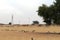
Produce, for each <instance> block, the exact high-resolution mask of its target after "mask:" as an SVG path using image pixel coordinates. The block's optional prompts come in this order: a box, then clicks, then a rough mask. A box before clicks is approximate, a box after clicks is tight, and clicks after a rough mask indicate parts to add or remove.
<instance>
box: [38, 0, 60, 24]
mask: <svg viewBox="0 0 60 40" xmlns="http://www.w3.org/2000/svg"><path fill="white" fill-rule="evenodd" d="M55 1H56V2H54V4H52V5H50V6H47V5H45V4H43V5H42V6H40V7H39V8H38V15H39V16H41V17H43V19H44V22H45V23H46V24H49V25H50V24H60V0H55Z"/></svg>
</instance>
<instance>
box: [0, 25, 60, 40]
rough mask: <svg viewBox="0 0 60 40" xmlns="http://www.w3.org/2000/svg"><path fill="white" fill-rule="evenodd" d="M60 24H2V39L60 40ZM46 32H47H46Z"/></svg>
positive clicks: (0, 33) (0, 29)
mask: <svg viewBox="0 0 60 40" xmlns="http://www.w3.org/2000/svg"><path fill="white" fill-rule="evenodd" d="M47 32H48V33H50V32H51V33H60V26H57V25H54V26H52V25H51V26H44V25H43V26H38V25H30V26H28V25H27V26H21V25H20V26H10V25H1V26H0V40H60V34H46V33H47ZM44 33H45V34H44Z"/></svg>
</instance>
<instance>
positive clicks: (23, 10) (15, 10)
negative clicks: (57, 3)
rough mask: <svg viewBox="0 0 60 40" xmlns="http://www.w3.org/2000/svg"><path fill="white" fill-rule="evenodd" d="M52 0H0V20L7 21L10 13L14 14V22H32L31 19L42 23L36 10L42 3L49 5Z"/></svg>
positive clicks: (9, 19)
mask: <svg viewBox="0 0 60 40" xmlns="http://www.w3.org/2000/svg"><path fill="white" fill-rule="evenodd" d="M52 2H53V0H49V1H48V0H0V17H3V18H1V20H0V22H3V23H8V22H9V21H11V14H14V23H32V21H33V20H38V21H40V23H43V22H42V21H43V19H42V18H41V17H39V16H38V15H37V12H36V11H37V10H38V7H39V6H40V5H42V3H43V4H47V5H50V4H52ZM8 17H9V18H8ZM26 20H27V21H26Z"/></svg>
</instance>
